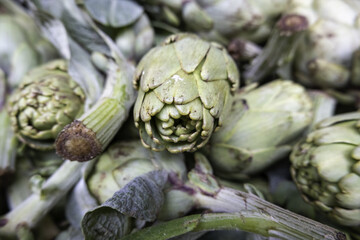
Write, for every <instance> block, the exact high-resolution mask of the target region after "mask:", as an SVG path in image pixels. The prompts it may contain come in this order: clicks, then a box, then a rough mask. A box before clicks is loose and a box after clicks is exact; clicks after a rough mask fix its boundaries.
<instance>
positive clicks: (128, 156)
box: [87, 140, 194, 220]
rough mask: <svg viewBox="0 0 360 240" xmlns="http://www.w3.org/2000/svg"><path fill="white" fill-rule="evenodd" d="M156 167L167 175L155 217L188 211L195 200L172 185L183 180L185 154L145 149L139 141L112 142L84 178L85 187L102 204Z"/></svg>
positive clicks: (164, 218) (161, 217)
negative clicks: (167, 180) (162, 202)
mask: <svg viewBox="0 0 360 240" xmlns="http://www.w3.org/2000/svg"><path fill="white" fill-rule="evenodd" d="M155 170H165V171H166V172H167V173H168V175H169V182H168V183H167V186H166V187H165V189H164V196H165V202H164V206H163V207H162V208H163V209H162V210H161V211H160V212H159V214H158V218H159V219H162V220H168V219H173V218H177V217H180V216H183V215H184V214H186V213H187V212H188V211H190V209H192V208H193V207H194V200H193V199H192V198H191V196H190V195H188V193H186V192H183V191H180V190H177V189H176V187H173V185H176V183H178V184H183V183H184V182H185V181H186V174H187V169H186V166H185V162H184V155H182V154H180V153H179V154H171V153H169V152H166V151H164V152H154V151H151V150H149V149H146V148H144V147H143V146H142V144H141V142H140V141H139V140H133V141H121V142H115V143H113V144H112V145H111V146H110V147H109V148H108V150H107V151H106V152H104V153H103V154H102V155H101V157H100V158H99V160H98V161H97V163H96V165H95V166H94V169H93V171H92V173H91V174H90V175H89V176H88V178H87V186H88V189H89V192H90V193H91V194H92V196H93V197H94V198H95V199H96V201H97V202H98V203H100V204H102V203H104V202H105V201H106V200H108V199H109V198H111V197H112V196H113V195H114V193H115V192H117V191H119V190H120V189H122V188H123V187H124V186H125V185H126V184H128V183H129V182H131V181H132V180H134V179H135V178H136V177H138V176H141V175H143V174H146V173H149V172H152V171H155Z"/></svg>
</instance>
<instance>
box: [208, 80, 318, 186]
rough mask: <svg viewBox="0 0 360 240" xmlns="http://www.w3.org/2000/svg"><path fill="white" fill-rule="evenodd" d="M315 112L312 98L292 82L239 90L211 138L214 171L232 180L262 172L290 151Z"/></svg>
mask: <svg viewBox="0 0 360 240" xmlns="http://www.w3.org/2000/svg"><path fill="white" fill-rule="evenodd" d="M312 115H313V114H312V102H311V99H310V97H309V96H308V95H307V93H306V91H305V89H304V88H303V87H302V86H300V85H298V84H296V83H293V82H291V81H283V80H277V81H272V82H271V83H268V84H266V85H264V86H262V87H259V88H257V89H250V90H244V91H243V92H241V91H240V92H238V93H237V94H236V95H235V97H234V103H233V105H232V108H231V113H230V114H229V115H228V116H227V121H226V122H225V123H224V127H222V128H221V129H220V130H219V131H218V132H216V133H215V134H214V135H213V137H212V138H211V140H210V144H209V145H210V146H209V154H208V155H209V159H210V161H211V163H212V165H213V167H214V170H215V171H216V172H217V173H218V174H219V175H221V176H222V177H224V178H233V179H241V178H244V177H247V176H248V175H251V174H255V173H258V172H260V171H261V170H263V169H264V168H266V167H268V166H269V165H271V164H272V163H274V162H275V161H277V160H279V159H281V158H282V157H284V156H286V155H287V154H288V153H289V152H290V151H291V147H292V144H293V143H294V141H295V140H296V138H297V137H299V135H300V134H301V133H302V132H303V131H304V130H305V129H306V127H307V126H308V125H309V124H310V123H311V120H312Z"/></svg>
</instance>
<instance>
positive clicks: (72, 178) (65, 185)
mask: <svg viewBox="0 0 360 240" xmlns="http://www.w3.org/2000/svg"><path fill="white" fill-rule="evenodd" d="M81 166H82V164H81V163H77V162H70V161H66V162H64V163H63V165H61V167H60V168H59V169H58V170H57V171H56V172H55V173H54V174H53V175H52V176H51V177H50V178H49V179H48V180H47V181H46V182H45V183H44V184H43V185H42V191H41V194H39V193H33V194H32V195H30V196H29V197H28V198H27V199H25V200H24V201H23V202H22V203H21V204H20V205H19V206H17V207H16V208H15V209H13V210H12V211H10V212H9V213H7V214H6V215H4V216H1V217H0V238H1V239H2V237H14V236H15V235H16V234H17V232H18V228H19V226H24V224H26V226H28V227H29V228H30V229H32V228H33V227H35V226H36V224H37V223H38V222H39V221H40V220H41V219H42V218H43V217H44V216H45V215H46V214H47V213H48V212H49V211H50V210H51V209H52V208H53V207H54V205H55V204H56V203H58V202H59V200H60V199H62V198H63V197H64V196H65V195H66V193H67V192H68V191H69V190H70V188H72V187H73V186H74V184H75V183H76V182H77V181H79V179H80V177H81V171H80V170H81Z"/></svg>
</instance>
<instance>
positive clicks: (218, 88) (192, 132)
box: [134, 34, 239, 153]
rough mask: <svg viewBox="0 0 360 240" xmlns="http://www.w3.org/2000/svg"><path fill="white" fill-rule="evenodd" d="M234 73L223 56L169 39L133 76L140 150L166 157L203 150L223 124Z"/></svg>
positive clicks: (215, 49)
mask: <svg viewBox="0 0 360 240" xmlns="http://www.w3.org/2000/svg"><path fill="white" fill-rule="evenodd" d="M238 84H239V72H238V70H237V67H236V65H235V63H234V61H233V60H232V59H231V57H230V56H229V55H228V53H227V52H226V50H225V49H224V48H223V47H221V46H220V45H218V44H215V43H209V42H206V41H204V40H202V39H200V38H199V37H197V36H196V35H191V34H180V35H173V36H170V37H169V38H168V39H167V40H166V41H165V43H164V44H163V46H159V47H156V48H154V49H152V50H150V52H149V53H148V54H147V55H145V57H144V58H143V59H142V60H141V62H140V63H139V65H138V67H137V70H136V73H135V86H136V87H137V88H138V89H139V95H138V98H137V101H136V103H135V107H134V119H135V125H136V126H137V127H138V128H139V132H140V136H141V138H142V141H143V144H144V146H146V147H148V148H151V149H152V150H155V151H162V150H165V149H167V150H168V151H170V152H172V153H177V152H184V151H195V150H196V149H198V148H201V147H203V146H204V145H205V144H206V143H207V142H208V140H209V139H210V137H211V135H212V133H213V131H214V130H215V129H216V128H217V127H220V126H221V125H222V124H223V121H224V118H225V117H226V116H225V115H226V113H227V111H228V109H229V107H230V105H231V102H232V93H233V92H234V91H235V90H236V89H237V88H238Z"/></svg>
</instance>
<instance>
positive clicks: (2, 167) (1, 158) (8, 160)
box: [0, 109, 17, 182]
mask: <svg viewBox="0 0 360 240" xmlns="http://www.w3.org/2000/svg"><path fill="white" fill-rule="evenodd" d="M0 126H1V127H0V136H1V138H0V178H3V177H5V176H6V175H8V174H11V173H13V172H15V157H16V146H17V141H16V137H15V134H14V132H13V130H12V128H11V123H10V116H9V114H8V113H7V111H6V110H5V109H2V110H0ZM0 182H2V181H0Z"/></svg>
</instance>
